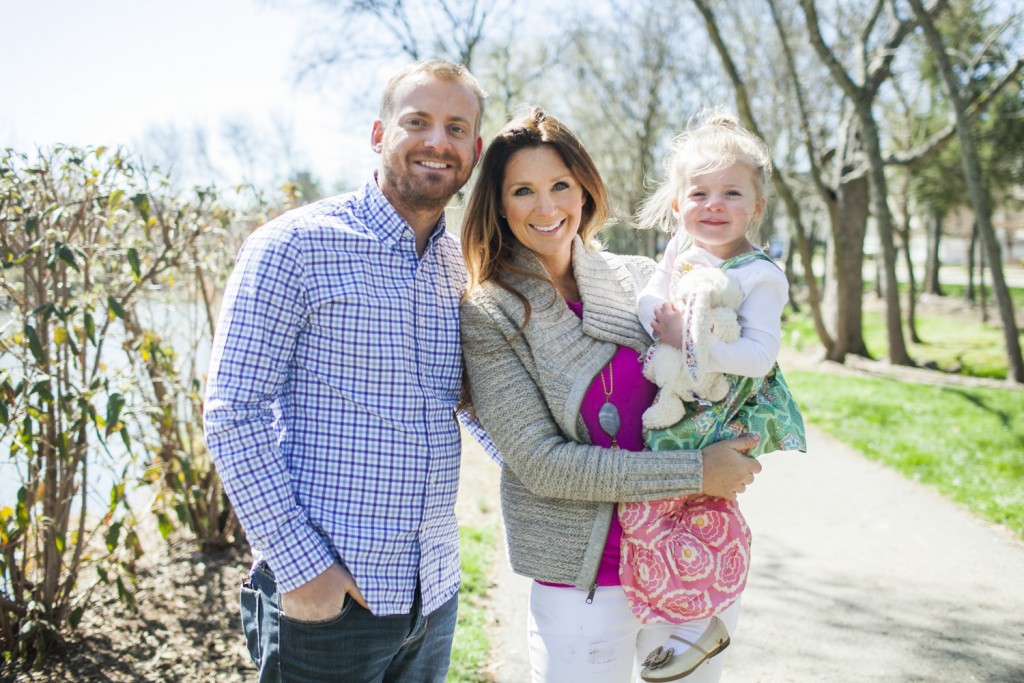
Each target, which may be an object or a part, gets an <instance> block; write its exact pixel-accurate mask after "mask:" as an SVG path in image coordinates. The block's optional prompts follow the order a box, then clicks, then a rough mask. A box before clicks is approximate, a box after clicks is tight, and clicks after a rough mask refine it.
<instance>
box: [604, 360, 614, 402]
mask: <svg viewBox="0 0 1024 683" xmlns="http://www.w3.org/2000/svg"><path fill="white" fill-rule="evenodd" d="M601 391H603V392H604V400H605V401H611V400H612V392H614V391H615V374H614V371H613V370H612V364H611V363H609V364H608V384H607V385H606V384H605V383H604V369H603V368H602V369H601Z"/></svg>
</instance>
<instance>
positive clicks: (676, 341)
mask: <svg viewBox="0 0 1024 683" xmlns="http://www.w3.org/2000/svg"><path fill="white" fill-rule="evenodd" d="M651 330H652V331H653V332H654V338H655V339H656V340H658V341H659V342H662V343H664V344H668V345H670V346H674V347H676V348H677V349H680V348H682V346H683V312H682V311H680V310H679V309H678V308H676V305H675V304H674V303H672V302H671V301H666V302H665V303H663V304H662V305H661V306H658V308H656V309H655V311H654V322H652V323H651Z"/></svg>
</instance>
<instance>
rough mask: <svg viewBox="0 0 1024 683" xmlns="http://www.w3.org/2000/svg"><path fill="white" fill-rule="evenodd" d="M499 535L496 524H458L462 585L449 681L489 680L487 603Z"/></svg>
mask: <svg viewBox="0 0 1024 683" xmlns="http://www.w3.org/2000/svg"><path fill="white" fill-rule="evenodd" d="M497 538H498V531H497V529H496V528H495V527H493V526H488V527H467V526H464V527H460V528H459V541H460V548H459V554H460V555H461V558H462V588H461V589H460V590H459V620H458V622H457V623H456V625H455V642H454V644H453V646H452V662H451V668H450V669H449V670H448V678H447V681H448V683H484V681H486V680H487V678H486V676H485V675H484V672H483V670H484V667H486V666H487V664H488V655H489V654H490V643H489V642H488V639H487V630H486V623H487V612H486V611H485V609H484V605H485V599H486V593H487V589H488V581H489V579H488V575H489V572H490V568H491V565H492V564H493V562H494V554H495V552H497V551H496V550H495V548H496V544H497Z"/></svg>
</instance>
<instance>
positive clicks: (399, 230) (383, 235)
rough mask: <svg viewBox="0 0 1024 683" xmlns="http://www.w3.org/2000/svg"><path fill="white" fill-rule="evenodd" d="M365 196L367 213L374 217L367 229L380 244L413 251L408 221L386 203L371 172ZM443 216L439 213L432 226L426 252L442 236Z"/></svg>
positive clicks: (414, 245)
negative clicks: (435, 222) (438, 217)
mask: <svg viewBox="0 0 1024 683" xmlns="http://www.w3.org/2000/svg"><path fill="white" fill-rule="evenodd" d="M365 196H366V203H367V205H368V207H369V209H370V211H369V213H370V215H371V216H373V217H374V220H372V221H369V223H368V225H369V228H370V229H371V230H372V231H373V233H374V234H376V235H377V237H378V238H379V239H380V241H381V243H383V244H384V245H385V246H387V247H389V248H390V249H398V248H401V249H406V248H407V249H410V250H412V251H415V250H416V238H415V235H414V234H413V231H412V226H411V225H409V221H407V220H405V219H404V218H402V216H401V214H399V213H398V211H397V210H396V209H395V207H394V206H392V204H391V202H389V201H388V198H387V197H385V196H384V193H383V192H381V191H380V186H379V185H378V184H377V172H376V171H374V172H373V175H371V176H370V179H369V180H368V181H367V182H366V188H365ZM444 216H445V215H444V212H441V218H440V219H438V221H437V225H436V226H434V230H433V232H431V233H430V238H429V239H428V240H427V249H428V250H429V249H430V248H431V247H432V246H433V245H434V243H436V242H437V240H438V239H440V238H441V236H442V235H444V231H445V220H444Z"/></svg>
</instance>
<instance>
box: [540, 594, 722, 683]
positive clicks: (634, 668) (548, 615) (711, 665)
mask: <svg viewBox="0 0 1024 683" xmlns="http://www.w3.org/2000/svg"><path fill="white" fill-rule="evenodd" d="M739 616H740V603H739V601H736V603H734V604H733V605H731V606H730V607H729V608H728V609H726V610H725V611H723V612H722V613H721V614H719V615H718V618H719V619H721V620H722V622H723V623H725V627H726V628H727V629H728V630H729V633H730V634H732V633H734V632H735V630H736V624H737V622H738V621H739ZM707 623H708V620H707V619H702V620H700V621H695V622H688V623H686V624H668V623H663V622H656V623H650V624H644V623H643V622H642V621H640V620H639V619H637V618H636V617H635V616H634V615H633V613H632V612H631V611H630V609H629V604H628V603H627V602H626V595H625V593H623V591H622V588H620V587H618V586H608V587H601V588H598V589H597V591H596V592H595V594H594V600H593V602H592V603H590V604H587V593H586V591H582V590H579V589H577V588H558V587H553V586H544V585H541V584H539V583H537V582H536V581H534V582H533V584H532V587H531V589H530V617H529V628H528V635H529V642H530V667H531V669H532V677H533V683H572V682H573V681H587V683H629V681H630V678H631V676H632V675H634V674H635V675H636V680H639V672H640V665H641V663H642V662H643V660H644V659H645V658H646V657H647V655H648V653H650V652H651V650H653V649H655V648H656V647H659V646H661V645H664V644H665V642H666V641H667V639H668V636H669V635H670V634H672V633H675V634H678V635H681V636H683V637H684V638H686V639H687V640H695V639H696V638H697V637H698V636H700V634H702V633H703V632H704V629H705V628H706V627H707ZM728 654H729V650H728V649H726V650H725V652H722V653H721V654H718V655H716V656H715V657H712V658H711V659H710V660H709V661H708V662H706V663H704V664H702V665H701V666H700V668H698V669H697V670H696V671H694V672H693V673H692V674H690V675H689V676H687V677H686V678H685V679H684V680H685V682H686V683H717V681H718V680H719V678H721V676H722V669H723V667H724V665H725V658H726V657H727V656H728Z"/></svg>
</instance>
